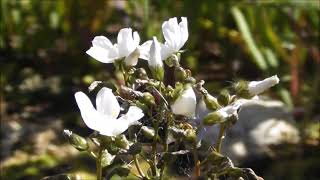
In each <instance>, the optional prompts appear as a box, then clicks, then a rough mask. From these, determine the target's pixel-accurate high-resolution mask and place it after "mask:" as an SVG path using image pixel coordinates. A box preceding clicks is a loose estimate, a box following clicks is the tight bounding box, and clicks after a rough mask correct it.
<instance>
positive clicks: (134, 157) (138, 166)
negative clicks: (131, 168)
mask: <svg viewBox="0 0 320 180" xmlns="http://www.w3.org/2000/svg"><path fill="white" fill-rule="evenodd" d="M133 161H134V164H135V165H136V167H137V170H138V172H139V174H140V176H141V177H143V178H144V177H145V175H144V173H143V171H142V170H141V168H140V165H139V161H138V158H137V155H133Z"/></svg>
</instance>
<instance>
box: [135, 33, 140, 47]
mask: <svg viewBox="0 0 320 180" xmlns="http://www.w3.org/2000/svg"><path fill="white" fill-rule="evenodd" d="M133 42H134V46H135V47H137V46H139V43H140V36H139V34H138V32H137V31H135V32H133Z"/></svg>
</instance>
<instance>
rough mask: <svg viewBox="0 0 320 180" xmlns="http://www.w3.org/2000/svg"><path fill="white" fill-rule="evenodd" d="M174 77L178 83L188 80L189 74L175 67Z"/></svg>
mask: <svg viewBox="0 0 320 180" xmlns="http://www.w3.org/2000/svg"><path fill="white" fill-rule="evenodd" d="M174 77H175V80H176V81H184V80H185V79H186V78H187V73H186V71H185V70H184V69H183V68H182V67H175V69H174Z"/></svg>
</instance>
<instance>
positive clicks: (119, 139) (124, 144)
mask: <svg viewBox="0 0 320 180" xmlns="http://www.w3.org/2000/svg"><path fill="white" fill-rule="evenodd" d="M129 144H130V143H129V141H128V140H127V138H126V136H125V135H123V134H121V135H119V136H116V138H115V145H116V146H117V147H119V148H122V149H128V148H129Z"/></svg>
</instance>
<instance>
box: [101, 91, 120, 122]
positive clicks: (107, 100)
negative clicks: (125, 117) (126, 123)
mask: <svg viewBox="0 0 320 180" xmlns="http://www.w3.org/2000/svg"><path fill="white" fill-rule="evenodd" d="M96 106H97V111H98V112H100V113H101V114H103V115H105V116H108V117H110V118H112V119H116V118H117V117H118V115H119V113H120V106H119V103H118V100H117V98H116V97H115V96H114V95H113V93H112V90H111V89H109V88H106V87H104V88H102V89H101V90H100V91H99V92H98V94H97V98H96Z"/></svg>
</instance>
